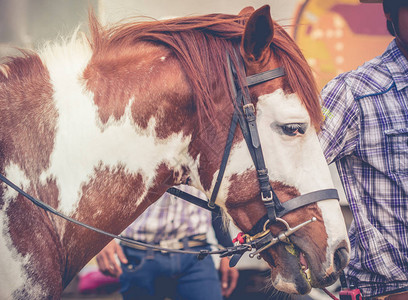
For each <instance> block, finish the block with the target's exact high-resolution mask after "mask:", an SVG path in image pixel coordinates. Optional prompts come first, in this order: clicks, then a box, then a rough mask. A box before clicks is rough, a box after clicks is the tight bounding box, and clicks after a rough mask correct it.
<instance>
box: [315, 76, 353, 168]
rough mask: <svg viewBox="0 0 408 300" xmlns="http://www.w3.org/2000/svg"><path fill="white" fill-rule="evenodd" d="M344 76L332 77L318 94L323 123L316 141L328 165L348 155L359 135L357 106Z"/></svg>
mask: <svg viewBox="0 0 408 300" xmlns="http://www.w3.org/2000/svg"><path fill="white" fill-rule="evenodd" d="M346 76H347V74H342V75H341V76H339V77H337V78H335V79H333V80H331V81H330V82H329V83H328V84H327V85H326V86H325V87H324V88H323V90H322V93H321V98H322V101H323V102H322V113H323V115H324V123H323V126H322V128H321V130H320V132H319V140H320V144H321V146H322V150H323V153H324V155H325V157H326V160H327V162H328V163H329V164H330V163H332V162H335V161H337V160H340V159H341V158H342V157H345V156H347V155H350V154H351V153H352V152H353V151H354V150H355V148H356V145H357V143H358V138H359V130H360V128H359V122H360V120H359V117H360V112H359V107H358V104H357V101H356V100H355V99H354V95H353V94H352V92H351V90H350V87H349V86H348V85H347V84H346V80H345V77H346Z"/></svg>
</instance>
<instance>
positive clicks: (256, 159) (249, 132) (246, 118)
mask: <svg viewBox="0 0 408 300" xmlns="http://www.w3.org/2000/svg"><path fill="white" fill-rule="evenodd" d="M236 52H237V51H235V52H234V53H233V55H234V56H235V58H236V61H237V62H238V66H237V67H236V66H235V65H234V64H233V63H232V60H231V56H230V54H227V62H228V71H229V81H230V88H231V93H232V96H233V98H234V100H235V102H234V113H233V116H232V120H231V125H230V130H229V132H228V137H227V141H226V145H225V150H224V154H223V157H222V160H221V165H220V170H219V172H218V176H217V180H216V182H215V186H214V189H213V191H212V194H211V197H210V200H209V201H208V202H207V201H204V200H202V199H200V198H198V197H195V196H193V195H190V194H188V193H186V192H183V191H181V190H179V189H177V188H175V187H172V188H170V189H168V190H167V192H168V193H170V194H172V195H175V196H177V197H179V198H182V199H184V200H187V201H189V202H191V203H194V204H196V205H199V206H201V207H204V208H206V209H209V210H212V211H215V212H219V211H220V208H219V207H218V206H217V205H216V204H215V200H216V198H217V195H218V191H219V189H220V186H221V182H222V179H223V177H224V172H225V169H226V166H227V161H228V158H229V155H230V152H231V147H232V141H233V139H234V135H235V131H236V128H237V125H238V123H239V125H240V128H241V131H242V135H243V136H244V139H245V142H246V144H247V146H248V149H249V152H250V154H251V157H252V161H253V163H254V165H255V168H256V171H257V176H258V182H259V187H260V193H261V198H262V201H263V204H264V205H265V208H266V211H267V215H265V216H264V217H262V218H261V219H260V220H259V221H258V222H257V224H256V225H255V226H254V227H253V228H252V229H251V230H250V231H249V232H248V233H247V234H246V237H247V241H249V242H254V241H255V242H256V243H255V245H252V248H255V249H256V251H255V252H253V253H251V254H250V257H254V256H255V255H257V254H259V253H260V252H261V251H263V250H265V249H267V248H269V247H271V246H273V245H274V244H276V243H278V242H280V241H287V237H288V236H289V235H291V234H292V233H294V232H296V231H297V230H299V229H300V228H302V227H304V226H305V225H307V224H309V223H311V222H314V221H316V218H312V219H310V220H308V221H306V222H304V223H302V224H299V225H297V226H296V227H294V228H291V227H290V226H289V224H288V223H287V222H286V221H285V220H283V219H281V217H282V216H284V215H286V214H287V213H289V212H291V211H293V210H296V209H298V208H300V207H303V206H306V205H308V204H311V203H315V202H318V201H322V200H328V199H337V200H340V198H339V195H338V193H337V190H336V189H323V190H318V191H315V192H311V193H308V194H304V195H301V196H299V197H295V198H293V199H291V200H288V201H286V202H284V203H282V202H280V201H279V199H278V196H277V195H276V193H275V192H274V190H273V188H272V186H271V184H270V182H269V175H268V169H267V168H266V166H265V160H264V156H263V153H262V147H261V142H260V138H259V134H258V127H257V125H256V113H255V107H254V105H253V104H252V102H251V99H250V95H249V90H248V88H249V87H251V86H254V85H257V84H260V83H263V82H267V81H270V80H274V79H276V78H279V77H283V76H285V75H286V72H285V69H284V68H282V67H279V68H276V69H273V70H269V71H266V72H262V73H258V74H255V75H250V76H246V83H245V86H244V87H243V88H241V85H240V83H239V76H238V72H241V74H245V69H244V64H243V62H242V59H240V56H238V55H237V53H236ZM203 202H204V203H203ZM277 222H280V223H283V224H284V225H285V226H286V229H287V230H286V231H285V232H283V233H281V234H280V235H278V237H274V236H273V235H272V233H271V232H270V231H269V229H268V228H267V227H268V226H270V225H272V224H274V223H277ZM242 254H243V253H238V254H237V253H235V259H234V257H233V259H232V260H231V265H234V264H236V262H238V260H239V258H240V257H241V255H242Z"/></svg>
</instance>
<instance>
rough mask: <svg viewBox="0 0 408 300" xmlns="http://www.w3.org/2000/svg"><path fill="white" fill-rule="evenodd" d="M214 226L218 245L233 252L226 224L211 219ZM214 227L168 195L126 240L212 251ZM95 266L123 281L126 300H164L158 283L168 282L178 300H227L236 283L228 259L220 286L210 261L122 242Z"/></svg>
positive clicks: (190, 189)
mask: <svg viewBox="0 0 408 300" xmlns="http://www.w3.org/2000/svg"><path fill="white" fill-rule="evenodd" d="M179 188H180V189H182V190H184V191H185V192H188V193H190V194H193V195H195V196H197V197H200V198H203V199H206V197H205V195H204V194H203V193H202V192H201V191H199V190H197V189H195V188H193V187H190V186H187V185H181V186H180V187H179ZM213 217H214V216H213ZM212 223H213V227H214V231H215V234H216V237H217V239H218V242H219V243H220V244H221V245H222V246H224V247H229V246H232V245H233V244H232V242H231V237H230V236H229V234H228V233H226V232H225V231H224V229H223V228H222V220H221V219H220V218H219V217H218V219H215V218H213V222H212ZM210 226H211V213H210V212H209V211H207V210H205V209H202V208H200V207H198V206H195V205H193V204H190V203H188V202H186V201H184V200H182V199H178V198H176V197H175V196H172V195H170V194H168V193H165V194H164V195H163V196H162V197H161V198H160V199H159V200H158V201H157V202H156V203H154V204H153V205H151V206H150V207H149V208H148V209H147V210H146V211H145V212H144V213H143V214H142V215H140V216H139V217H138V218H137V219H136V220H135V221H134V222H133V223H132V224H131V225H130V226H129V227H128V228H127V229H126V230H125V231H124V232H123V233H122V235H123V236H125V237H127V238H130V239H134V240H137V241H141V242H144V243H149V244H154V245H157V246H161V247H164V248H170V249H191V250H194V251H200V250H202V249H207V250H210V246H209V245H208V244H207V242H206V234H207V232H208V230H209V229H210ZM116 256H117V257H118V258H119V260H120V262H121V267H120V266H119V265H118V263H117V260H116ZM96 260H97V263H98V267H99V269H100V271H101V272H102V273H104V274H105V275H110V276H115V277H119V278H120V284H121V293H122V296H123V299H144V300H146V299H160V298H157V293H158V292H157V291H156V290H155V288H156V285H157V282H158V280H159V279H162V280H163V279H164V280H166V282H171V281H175V282H176V292H175V294H176V295H175V297H176V299H189V300H193V299H197V300H199V299H202V300H208V299H211V300H217V299H222V296H225V297H229V296H230V295H231V293H232V291H233V290H234V289H235V287H236V284H237V280H238V271H237V270H236V269H235V268H230V267H229V259H228V258H226V257H224V258H222V259H221V261H220V272H221V281H222V285H220V280H219V277H218V274H217V270H216V269H215V266H214V263H213V260H212V258H211V257H209V256H207V257H206V258H204V259H203V260H198V259H197V256H196V255H193V254H180V253H163V252H160V251H153V250H148V249H145V248H143V247H140V248H139V247H138V248H135V246H133V245H125V244H124V243H122V242H121V245H119V244H117V243H116V242H115V241H114V240H113V241H112V242H110V243H109V244H108V245H107V246H106V247H105V248H104V249H103V250H102V251H101V252H100V253H99V254H98V255H97V257H96Z"/></svg>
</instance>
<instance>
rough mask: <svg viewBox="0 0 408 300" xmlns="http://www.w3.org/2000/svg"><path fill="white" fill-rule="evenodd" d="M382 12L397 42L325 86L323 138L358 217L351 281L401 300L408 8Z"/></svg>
mask: <svg viewBox="0 0 408 300" xmlns="http://www.w3.org/2000/svg"><path fill="white" fill-rule="evenodd" d="M361 2H382V1H381V0H377V1H376V0H365V1H361ZM383 9H384V13H385V16H386V18H387V27H388V31H389V32H390V33H391V34H392V35H393V36H395V39H394V40H393V41H392V42H391V43H390V44H389V45H388V47H387V49H386V51H385V52H384V53H383V54H382V55H381V56H378V57H376V58H374V59H372V60H371V61H369V62H367V63H365V64H364V65H363V66H361V67H359V68H358V69H356V70H354V71H350V72H347V73H344V74H341V75H339V76H338V77H336V78H335V79H333V80H332V81H331V82H329V83H328V84H327V85H326V87H325V88H324V89H323V91H322V99H323V112H324V115H325V122H324V126H323V129H322V131H321V133H320V136H319V138H320V141H321V144H322V147H323V150H324V154H325V156H326V158H327V161H328V162H329V163H332V162H336V165H337V168H338V171H339V175H340V178H341V180H342V183H343V186H344V190H345V192H346V195H347V199H348V202H349V204H350V208H351V211H352V213H353V222H352V224H351V228H350V232H349V236H350V242H351V249H352V252H351V260H350V263H349V265H348V267H347V268H346V270H345V275H346V280H347V282H348V284H349V285H351V286H354V287H357V288H359V289H360V291H361V292H362V295H363V297H364V298H365V299H368V298H369V299H380V298H379V297H381V296H386V295H387V298H385V299H392V300H397V299H408V1H407V0H384V2H383ZM381 299H384V298H381Z"/></svg>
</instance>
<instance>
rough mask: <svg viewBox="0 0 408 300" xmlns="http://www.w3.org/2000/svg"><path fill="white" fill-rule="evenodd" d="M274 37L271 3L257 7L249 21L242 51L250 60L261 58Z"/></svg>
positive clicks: (242, 43)
mask: <svg viewBox="0 0 408 300" xmlns="http://www.w3.org/2000/svg"><path fill="white" fill-rule="evenodd" d="M272 39H273V22H272V18H271V13H270V7H269V5H265V6H262V7H261V8H259V9H257V10H256V11H255V12H254V13H253V14H252V15H251V16H250V17H249V20H248V21H247V23H246V25H245V32H244V36H243V38H242V42H241V51H242V52H243V53H242V54H243V55H244V57H246V58H247V59H249V60H259V59H260V58H261V57H262V55H263V54H264V52H265V51H266V50H268V48H269V46H270V44H271V43H272Z"/></svg>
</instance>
